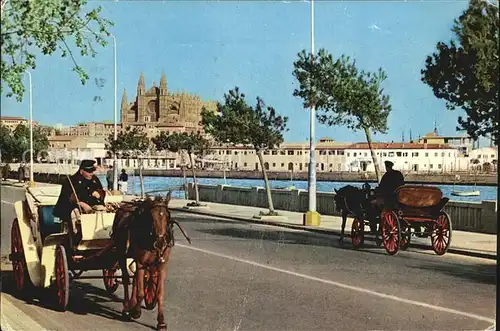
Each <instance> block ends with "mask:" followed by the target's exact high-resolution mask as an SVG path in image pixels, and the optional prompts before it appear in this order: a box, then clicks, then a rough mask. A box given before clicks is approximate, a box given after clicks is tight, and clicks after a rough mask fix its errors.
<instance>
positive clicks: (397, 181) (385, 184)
mask: <svg viewBox="0 0 500 331" xmlns="http://www.w3.org/2000/svg"><path fill="white" fill-rule="evenodd" d="M384 164H385V169H386V172H385V174H384V176H382V179H381V180H380V184H379V186H378V187H377V193H378V194H379V195H381V196H382V198H383V199H384V204H386V203H389V204H392V203H391V202H393V201H394V199H395V193H396V189H397V188H398V187H400V186H402V185H404V184H405V179H404V177H403V174H402V173H401V171H398V170H394V169H393V168H392V167H394V163H392V162H391V161H385V162H384Z"/></svg>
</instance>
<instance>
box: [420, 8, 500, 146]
mask: <svg viewBox="0 0 500 331" xmlns="http://www.w3.org/2000/svg"><path fill="white" fill-rule="evenodd" d="M499 28H500V24H499V16H498V7H497V6H494V5H491V4H488V2H487V1H482V0H471V1H470V3H469V7H468V8H467V9H466V10H465V11H464V12H463V13H462V15H460V16H459V17H458V19H455V20H454V25H453V28H452V31H453V33H454V35H455V38H454V40H450V41H449V44H446V43H444V42H439V43H438V44H437V45H436V52H435V53H433V54H432V56H428V57H427V58H426V61H425V68H424V69H423V70H422V71H421V73H422V81H423V82H424V83H426V84H427V85H429V86H430V87H431V88H432V90H433V92H434V95H435V96H436V97H437V98H439V99H444V100H445V101H446V107H447V108H448V109H449V110H453V109H455V108H462V109H463V110H464V111H465V113H466V115H467V116H466V118H465V119H464V118H462V117H461V116H460V117H459V118H458V124H459V125H458V126H457V130H466V131H467V133H468V134H469V135H470V136H471V137H473V138H478V137H480V136H483V137H488V136H492V137H493V140H494V142H495V143H496V144H498V122H499V112H498V102H499V99H498V93H499V92H498V91H499V90H500V86H499V76H498V70H499V67H498V30H499Z"/></svg>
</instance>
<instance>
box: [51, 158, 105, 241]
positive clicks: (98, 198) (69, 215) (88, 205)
mask: <svg viewBox="0 0 500 331" xmlns="http://www.w3.org/2000/svg"><path fill="white" fill-rule="evenodd" d="M94 163H95V161H94V160H82V162H81V163H80V167H79V169H78V171H77V172H76V173H75V174H73V175H72V176H70V177H69V179H70V180H71V183H72V184H73V187H74V190H75V192H76V195H77V199H76V198H75V195H74V193H73V188H72V187H71V185H70V182H69V180H67V181H65V182H64V183H63V185H62V188H61V193H60V195H59V199H58V200H57V203H56V205H55V207H54V212H53V214H54V216H56V217H59V218H60V219H61V220H62V221H64V222H69V221H70V220H71V222H72V225H73V227H72V228H73V246H75V245H77V244H78V242H79V241H80V240H81V235H82V234H81V226H80V224H79V207H78V206H80V208H81V210H82V212H84V213H89V212H91V211H92V210H93V207H94V206H96V205H102V206H104V197H105V195H106V194H105V192H104V189H103V187H102V184H101V181H100V180H99V178H98V177H97V176H96V175H94V172H95V170H96V168H95V166H94ZM75 247H76V246H75Z"/></svg>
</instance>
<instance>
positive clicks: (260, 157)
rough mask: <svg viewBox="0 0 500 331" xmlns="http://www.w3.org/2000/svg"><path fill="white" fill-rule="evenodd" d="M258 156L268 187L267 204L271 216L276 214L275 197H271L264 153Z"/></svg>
mask: <svg viewBox="0 0 500 331" xmlns="http://www.w3.org/2000/svg"><path fill="white" fill-rule="evenodd" d="M257 156H258V157H259V163H260V167H261V169H262V176H263V177H264V184H265V186H266V194H267V203H268V205H269V214H274V213H275V211H274V206H273V197H272V195H271V187H270V185H269V179H268V178H267V172H266V168H265V167H264V156H263V155H262V151H257Z"/></svg>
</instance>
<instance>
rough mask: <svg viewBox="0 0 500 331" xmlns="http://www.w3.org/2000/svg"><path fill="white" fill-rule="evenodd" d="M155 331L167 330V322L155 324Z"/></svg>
mask: <svg viewBox="0 0 500 331" xmlns="http://www.w3.org/2000/svg"><path fill="white" fill-rule="evenodd" d="M156 330H157V331H167V324H166V323H159V324H158V325H157V326H156Z"/></svg>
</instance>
